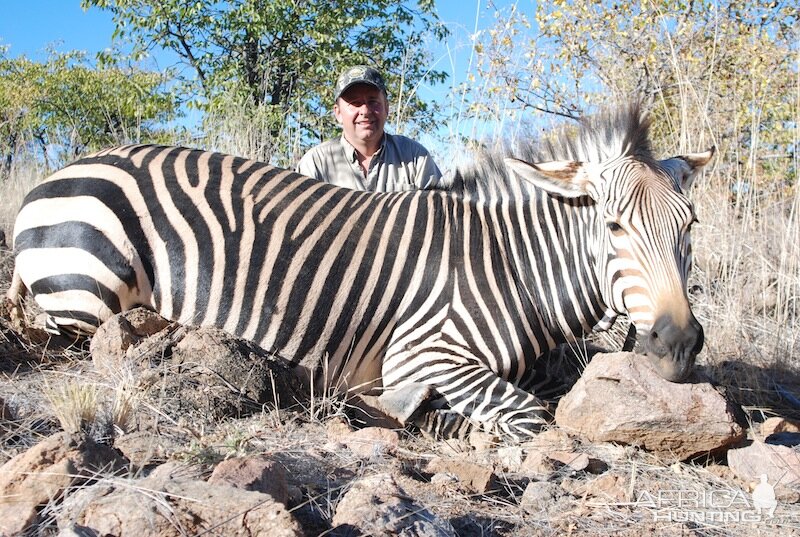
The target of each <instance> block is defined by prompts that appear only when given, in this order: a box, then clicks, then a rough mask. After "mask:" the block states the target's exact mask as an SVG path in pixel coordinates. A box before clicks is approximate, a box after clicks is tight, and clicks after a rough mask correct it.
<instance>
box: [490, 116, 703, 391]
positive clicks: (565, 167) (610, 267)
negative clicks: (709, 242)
mask: <svg viewBox="0 0 800 537" xmlns="http://www.w3.org/2000/svg"><path fill="white" fill-rule="evenodd" d="M626 119H627V120H628V121H629V123H627V129H623V131H622V132H619V133H618V132H615V131H614V129H613V128H612V129H611V130H608V129H607V130H604V131H602V132H601V133H600V135H598V136H594V137H593V136H589V135H587V134H586V132H587V129H591V128H593V127H596V125H588V126H586V125H585V126H584V129H582V131H581V133H580V137H579V139H578V141H577V143H575V140H573V141H572V144H571V145H570V147H571V151H570V152H569V153H570V154H569V155H568V156H570V157H573V158H571V159H569V160H552V161H544V162H536V163H528V162H523V161H520V160H516V159H506V165H507V167H508V168H509V169H510V170H512V171H513V172H514V173H515V174H516V175H517V176H518V177H520V178H522V179H524V180H526V181H528V182H530V183H533V184H534V185H535V186H536V187H537V188H540V189H544V190H545V191H547V192H548V193H550V194H551V195H554V196H558V197H562V198H582V197H588V198H590V199H591V202H590V204H589V206H590V207H591V208H592V210H591V215H592V216H591V218H589V221H588V223H587V225H588V226H589V229H588V231H587V237H588V242H589V244H588V245H587V246H588V248H589V249H590V250H591V258H592V259H593V262H594V269H595V272H596V276H597V280H598V283H599V286H600V288H601V293H602V295H603V296H602V298H603V301H604V302H605V304H606V306H607V307H608V308H610V309H611V310H612V311H613V312H614V313H615V314H627V315H628V316H629V318H630V320H631V322H632V323H633V324H634V325H635V327H636V332H637V339H638V342H639V344H640V348H642V349H643V350H644V352H645V353H646V354H647V355H648V356H649V357H650V359H651V360H652V361H653V363H654V364H655V366H656V368H657V370H658V372H659V373H660V375H661V376H662V377H664V378H665V379H667V380H670V381H674V382H678V381H681V380H684V379H685V378H686V376H687V375H688V374H689V372H690V371H691V369H692V366H693V365H694V360H695V356H696V355H697V354H698V353H699V352H700V351H701V350H702V348H703V339H704V336H703V328H702V326H701V325H700V323H699V322H698V321H697V319H696V318H695V316H694V314H693V313H692V311H691V307H690V305H689V300H688V296H687V279H688V276H689V270H690V267H691V244H690V230H691V227H692V224H693V223H694V222H695V221H696V217H695V213H694V208H693V206H692V203H691V202H690V201H689V199H688V198H687V197H686V192H687V191H688V190H689V188H690V187H691V185H692V182H693V181H694V178H695V176H696V175H697V173H698V171H699V170H700V169H701V168H702V167H703V166H704V165H705V164H707V163H708V162H709V161H710V160H711V158H712V156H713V154H714V148H713V147H712V148H711V149H709V150H708V151H705V152H702V153H693V154H687V155H682V156H678V157H673V158H669V159H666V160H661V161H659V160H656V159H654V158H653V157H652V156H651V154H650V150H649V143H648V142H647V139H646V134H647V128H648V124H647V121H646V120H644V119H642V118H641V116H640V114H639V113H638V108H637V109H634V110H633V113H632V115H631V116H626ZM612 127H613V125H612ZM595 131H597V129H596V128H595ZM591 132H592V131H591V130H590V131H589V133H590V134H591ZM595 134H598V133H597V132H595ZM615 134H616V137H615ZM615 140H616V141H615ZM593 142H594V143H596V144H598V145H599V144H601V143H602V144H605V146H602V147H584V148H583V150H576V149H575V148H576V147H580V146H581V144H582V145H583V146H586V145H591V143H593ZM608 146H613V147H615V149H614V150H611V149H612V148H610V147H608ZM576 153H578V154H577V155H576ZM598 155H599V157H598ZM582 156H585V158H583V159H581V158H580V157H582ZM575 157H578V158H575ZM612 319H613V316H612ZM601 324H602V322H601V323H600V324H599V325H598V327H602V326H601Z"/></svg>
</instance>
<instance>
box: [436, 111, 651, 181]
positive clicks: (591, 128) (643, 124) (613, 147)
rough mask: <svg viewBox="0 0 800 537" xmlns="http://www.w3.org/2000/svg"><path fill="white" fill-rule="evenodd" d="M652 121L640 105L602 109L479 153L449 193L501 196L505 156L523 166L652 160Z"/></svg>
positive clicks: (505, 175) (459, 173)
mask: <svg viewBox="0 0 800 537" xmlns="http://www.w3.org/2000/svg"><path fill="white" fill-rule="evenodd" d="M649 129H650V120H649V118H648V117H646V116H645V115H644V114H643V113H642V110H641V106H640V104H639V103H632V104H628V105H626V106H621V107H618V108H614V109H607V110H604V111H602V112H600V113H598V114H597V115H594V116H591V117H587V118H584V119H582V120H580V122H579V125H578V126H577V127H576V126H567V127H564V128H561V129H558V130H555V131H553V132H551V133H549V134H546V135H544V136H543V137H542V138H540V139H538V140H530V139H526V140H524V141H523V142H520V143H517V144H516V145H514V146H512V147H509V146H505V147H501V148H500V149H498V150H481V151H480V152H479V154H478V155H477V157H476V158H475V161H474V162H473V163H472V164H471V165H469V166H467V167H466V168H464V169H458V170H457V171H456V173H455V176H454V178H453V183H452V185H451V186H450V189H451V190H462V189H463V191H465V192H468V193H482V192H489V191H498V190H499V191H504V190H506V188H505V187H506V186H507V185H508V184H509V180H510V178H509V174H508V171H507V169H506V166H505V164H504V163H503V158H504V157H505V156H512V157H514V158H518V159H520V160H524V161H527V162H547V161H554V160H576V161H582V162H593V163H600V162H604V161H608V160H611V159H614V158H617V157H623V156H633V157H635V158H637V159H638V160H641V161H644V162H652V161H653V160H654V157H653V154H652V150H651V148H650V139H649Z"/></svg>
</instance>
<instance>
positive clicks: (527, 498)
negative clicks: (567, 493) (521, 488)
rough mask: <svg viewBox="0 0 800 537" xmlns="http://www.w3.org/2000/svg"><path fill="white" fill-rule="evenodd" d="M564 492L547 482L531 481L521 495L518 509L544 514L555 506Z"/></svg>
mask: <svg viewBox="0 0 800 537" xmlns="http://www.w3.org/2000/svg"><path fill="white" fill-rule="evenodd" d="M563 494H564V491H563V490H562V489H561V487H559V486H558V485H556V484H555V483H550V482H549V481H531V482H530V483H528V486H527V487H525V492H523V493H522V499H521V500H520V507H522V508H523V509H524V510H526V511H528V512H529V513H537V514H538V513H546V512H548V511H550V510H551V509H552V508H553V506H554V505H555V502H556V500H557V499H558V498H559V497H561V496H562V495H563Z"/></svg>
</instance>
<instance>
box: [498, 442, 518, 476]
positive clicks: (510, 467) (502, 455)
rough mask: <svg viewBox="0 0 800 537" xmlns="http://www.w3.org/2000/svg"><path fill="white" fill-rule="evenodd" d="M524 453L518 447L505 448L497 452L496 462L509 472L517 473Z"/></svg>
mask: <svg viewBox="0 0 800 537" xmlns="http://www.w3.org/2000/svg"><path fill="white" fill-rule="evenodd" d="M524 459H525V453H524V452H523V450H522V448H521V447H520V446H505V447H501V448H498V450H497V462H498V463H499V464H500V465H501V466H502V467H503V468H505V469H506V470H507V471H509V472H518V471H519V470H520V468H521V467H522V461H523V460H524Z"/></svg>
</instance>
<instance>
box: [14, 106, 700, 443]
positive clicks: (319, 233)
mask: <svg viewBox="0 0 800 537" xmlns="http://www.w3.org/2000/svg"><path fill="white" fill-rule="evenodd" d="M601 121H602V122H605V123H601V124H599V126H598V125H597V124H596V125H588V126H587V127H586V128H585V129H584V130H583V131H582V132H583V134H582V136H584V138H585V139H579V143H577V144H574V145H575V146H576V147H578V148H579V149H578V150H577V152H575V151H573V153H575V154H568V155H562V156H560V157H559V156H558V155H555V154H554V155H552V156H551V158H569V159H570V162H569V163H567V164H565V163H563V162H562V163H559V162H549V163H546V164H540V165H538V166H533V165H529V164H525V163H523V162H521V161H513V160H509V161H507V163H506V164H507V166H504V165H503V164H502V161H499V160H497V159H491V158H490V159H488V160H486V161H485V164H484V165H483V167H480V166H479V167H477V168H475V169H472V170H470V171H468V172H464V173H461V174H460V175H459V176H458V177H457V179H456V185H454V187H453V189H452V190H448V191H445V190H437V191H424V192H404V193H381V194H376V193H369V192H357V191H350V190H346V189H341V188H338V187H334V186H330V185H328V184H324V183H321V182H317V181H315V180H312V179H309V178H305V177H302V176H300V175H298V174H296V173H293V172H291V171H286V170H281V169H278V168H273V167H271V166H269V165H267V164H264V163H259V162H254V161H248V160H244V159H241V158H236V157H231V156H226V155H221V154H213V153H207V152H201V151H196V150H189V149H184V148H172V147H159V146H127V147H121V148H116V149H111V150H107V151H104V152H101V153H98V154H95V155H92V156H90V157H87V158H84V159H82V160H80V161H78V162H76V163H74V164H72V165H70V166H68V167H67V168H64V169H63V170H61V171H59V172H57V173H55V174H54V175H53V176H51V177H50V178H48V179H47V180H46V181H45V182H43V183H42V184H41V185H39V186H37V187H36V188H35V189H34V190H33V191H31V193H30V194H29V195H28V196H27V197H26V199H25V201H24V204H23V206H22V208H21V210H20V213H19V216H18V218H17V222H16V227H15V254H16V267H15V271H16V272H15V274H16V275H18V277H19V278H20V279H21V281H22V282H23V283H24V285H25V286H26V287H27V288H29V289H30V290H31V291H32V294H33V295H34V297H35V298H36V300H37V302H38V303H39V304H40V305H41V306H42V308H43V309H44V310H45V311H47V312H48V313H49V315H50V317H51V319H52V320H53V321H54V322H55V324H57V325H59V326H62V327H73V328H77V329H80V330H84V331H92V330H94V328H95V327H96V326H97V325H98V324H99V323H100V322H102V321H103V320H105V319H106V318H108V317H109V316H110V315H112V314H113V313H115V312H117V311H121V310H125V309H128V308H131V307H134V306H136V305H145V306H147V307H150V308H152V309H154V310H155V311H157V312H158V313H160V314H161V315H163V316H164V317H167V318H170V319H174V320H177V321H180V322H182V323H188V324H194V325H208V326H218V327H221V328H224V329H225V330H227V331H229V332H231V333H233V334H236V335H238V336H241V337H244V338H248V339H251V340H253V341H255V342H256V343H258V344H259V345H260V346H262V347H263V348H264V349H267V350H269V351H274V352H275V353H276V354H278V355H280V356H282V357H284V358H286V359H288V360H291V361H292V362H294V363H296V364H298V365H300V366H301V368H300V370H301V371H304V372H305V373H306V374H307V375H308V377H309V378H310V377H315V378H316V381H321V382H324V383H326V384H328V385H333V386H336V387H338V388H340V389H343V388H347V389H348V390H351V391H354V390H367V389H370V388H376V387H380V386H382V387H383V388H384V389H395V388H401V387H403V386H408V385H411V384H412V383H415V384H419V385H427V386H432V387H433V388H434V389H435V390H436V392H437V393H438V394H439V395H441V397H442V398H443V399H444V400H446V401H447V403H448V405H449V407H450V408H451V409H452V410H453V411H455V412H457V413H460V414H463V415H465V416H467V417H470V418H471V419H473V420H476V421H479V422H483V423H485V424H489V425H497V426H499V427H500V428H501V429H502V430H503V431H506V432H509V433H511V434H518V433H519V432H520V431H527V430H531V429H535V428H536V427H537V426H538V425H540V424H541V423H542V421H543V419H544V418H545V417H546V416H545V414H546V413H545V411H544V409H543V408H542V406H541V405H540V403H539V401H538V400H537V399H536V398H535V397H534V396H533V394H531V393H529V392H527V391H525V388H526V387H528V383H529V382H530V380H531V378H532V375H533V363H534V359H535V358H536V357H537V356H539V355H541V354H542V353H544V352H546V351H548V350H550V349H551V348H553V347H555V345H557V344H558V343H560V342H563V341H569V340H573V339H575V338H577V337H581V336H583V335H585V334H586V333H588V332H590V331H592V330H594V329H604V328H607V327H608V326H610V325H611V324H612V323H613V320H614V318H615V317H616V315H617V314H619V313H630V315H631V316H632V319H633V321H634V322H635V323H636V325H637V328H638V330H639V332H640V335H642V336H647V335H648V334H649V333H650V332H651V331H653V326H654V325H657V324H658V323H659V322H661V321H660V319H663V318H664V316H665V315H667V314H668V316H669V317H670V319H673V320H674V321H675V322H674V323H672V321H670V322H671V324H675V325H676V326H677V328H676V329H675V330H676V331H677V332H678V333H679V335H680V334H684V333H686V332H687V330H688V332H692V331H693V330H694V332H692V333H690V334H689V336H687V338H688V339H687V341H683V342H681V343H680V344H679V345H678V346H679V347H680V349H678V350H675V349H672V348H670V349H666V350H665V349H661V348H657V347H654V348H655V354H656V355H657V356H656V361H657V362H658V361H663V360H667V361H668V362H670V363H680V362H681V360H682V361H683V364H684V365H681V366H680V367H679V369H680V371H679V372H680V374H681V375H682V374H684V373H685V367H684V366H685V362H687V361H689V362H691V361H692V360H693V358H694V355H695V354H696V353H697V352H698V351H699V346H701V345H702V331H701V329H699V325H697V323H696V321H695V320H694V317H693V316H692V314H691V311H690V310H689V306H688V302H687V300H686V293H685V287H686V275H687V273H688V267H689V263H690V254H689V249H688V229H687V228H688V226H689V225H690V224H691V220H692V219H693V213H692V209H691V205H690V203H689V202H688V200H687V199H686V198H685V197H684V196H683V194H682V193H681V191H680V187H679V185H680V184H681V182H682V181H683V180H684V179H685V178H686V177H688V176H689V175H691V174H693V172H694V169H695V167H696V166H697V164H698V161H699V160H702V159H699V158H698V157H697V156H695V157H681V158H679V159H672V160H669V161H662V162H661V163H659V162H657V161H655V160H653V159H652V157H651V156H650V154H649V148H648V147H647V139H646V132H647V127H646V124H644V123H642V122H641V120H640V118H639V112H638V109H636V108H635V107H634V108H632V109H631V110H627V111H625V112H623V113H621V114H619V115H618V116H613V117H604V118H601ZM637 129H638V130H637ZM592 133H595V134H592ZM609 133H610V134H609ZM593 136H594V137H593ZM604 144H605V145H604ZM693 158H694V160H693ZM703 158H705V161H707V160H708V158H710V154H708V155H706V156H704V157H703ZM578 161H580V162H578ZM704 163H705V162H702V163H701V164H704ZM509 169H510V170H513V172H514V173H508V170H509ZM593 174H594V175H593ZM601 174H602V175H603V177H602V178H601V177H600V175H601ZM612 220H613V221H614V222H615V226H616V227H614V226H612V228H611V231H609V229H610V228H609V222H610V221H612ZM617 227H619V228H624V230H623V231H620V229H617ZM623 235H625V236H624V237H623ZM13 292H14V289H12V292H11V293H10V296H11V298H12V300H13V299H14V298H15V297H14V296H13ZM659 330H663V328H659ZM698 333H699V334H700V335H698ZM698 338H699V340H700V343H699V345H698V342H697V340H698ZM662 339H663V338H662ZM665 371H666V372H667V373H666V374H665V376H667V377H668V378H669V377H670V371H671V370H670V369H669V368H667V369H666V370H665ZM671 376H673V377H676V378H677V377H678V376H679V375H677V374H675V375H671Z"/></svg>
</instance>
